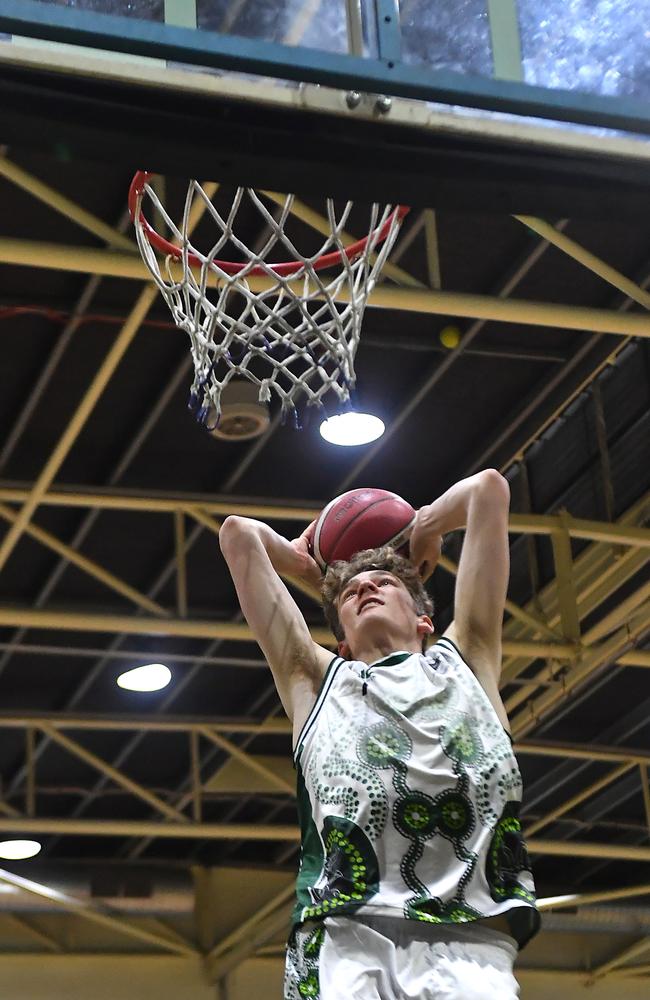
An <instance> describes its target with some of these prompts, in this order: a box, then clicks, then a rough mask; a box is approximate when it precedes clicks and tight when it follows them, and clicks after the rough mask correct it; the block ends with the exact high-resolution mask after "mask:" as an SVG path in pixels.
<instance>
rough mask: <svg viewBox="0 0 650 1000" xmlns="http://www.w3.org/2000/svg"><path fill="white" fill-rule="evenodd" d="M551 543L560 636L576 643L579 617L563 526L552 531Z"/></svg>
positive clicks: (568, 550) (578, 633)
mask: <svg viewBox="0 0 650 1000" xmlns="http://www.w3.org/2000/svg"><path fill="white" fill-rule="evenodd" d="M551 544H552V546H553V562H554V564H555V586H556V587H557V602H558V606H559V608H560V622H561V625H562V636H563V638H564V639H566V640H568V641H569V642H575V643H578V642H580V618H579V616H578V603H577V599H576V589H575V581H574V578H573V556H572V554H571V541H570V539H569V535H568V533H567V532H566V531H565V530H564V528H560V529H559V530H557V531H553V532H552V534H551Z"/></svg>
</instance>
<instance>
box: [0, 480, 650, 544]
mask: <svg viewBox="0 0 650 1000" xmlns="http://www.w3.org/2000/svg"><path fill="white" fill-rule="evenodd" d="M29 494H30V491H29V489H26V488H25V487H19V486H0V502H1V501H5V502H6V503H24V502H25V501H26V500H27V499H28V498H29ZM41 503H42V505H44V506H53V507H82V508H96V509H98V510H131V511H140V512H142V513H149V514H166V513H169V514H174V513H175V512H176V511H184V512H185V513H186V514H190V513H192V512H193V511H194V512H195V511H200V512H201V513H203V514H204V515H216V516H218V517H227V516H228V515H229V514H238V515H240V516H241V517H255V518H258V519H260V520H262V521H266V520H268V521H273V520H282V521H299V522H307V523H309V522H310V521H313V520H314V518H315V517H317V516H318V514H319V513H320V511H321V509H322V508H321V506H317V505H314V506H311V507H296V506H291V505H288V504H286V505H285V504H280V503H273V502H267V501H263V500H260V501H259V502H256V503H252V502H242V501H240V500H237V499H233V500H212V499H210V498H208V497H202V496H193V495H192V494H182V493H175V494H173V495H170V496H163V495H161V494H160V493H158V492H155V491H154V492H152V493H151V494H138V493H132V492H125V493H121V492H120V491H119V490H117V491H106V492H104V493H99V492H95V491H93V490H85V489H83V488H81V487H77V488H75V489H74V490H71V489H61V490H56V489H51V490H48V492H47V493H46V494H45V495H44V496H43V498H42V501H41ZM646 503H648V502H647V501H646ZM561 526H564V527H565V529H566V530H567V532H568V533H569V535H570V536H571V537H572V538H582V539H585V540H587V541H593V542H603V543H608V544H613V545H626V546H631V547H633V548H640V549H648V548H650V528H643V527H639V526H637V525H634V524H628V523H625V522H618V523H616V524H609V523H608V522H606V521H587V520H584V519H581V518H574V517H571V516H570V515H563V516H562V517H560V515H559V514H558V515H553V514H551V515H547V514H510V518H509V523H508V530H509V532H510V533H511V534H514V535H518V534H523V535H550V534H552V532H553V531H554V530H556V529H558V528H559V527H561Z"/></svg>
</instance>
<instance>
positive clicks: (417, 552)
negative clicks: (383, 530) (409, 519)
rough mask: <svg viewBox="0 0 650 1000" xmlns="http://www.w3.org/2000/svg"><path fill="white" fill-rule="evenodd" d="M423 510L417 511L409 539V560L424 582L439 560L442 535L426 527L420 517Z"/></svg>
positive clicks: (424, 521)
mask: <svg viewBox="0 0 650 1000" xmlns="http://www.w3.org/2000/svg"><path fill="white" fill-rule="evenodd" d="M424 510H425V508H422V509H421V510H419V511H418V513H417V515H416V518H415V524H414V525H413V531H412V532H411V537H410V539H409V559H410V560H411V562H412V563H413V565H414V566H417V570H418V573H419V574H420V576H421V577H422V579H423V580H424V581H426V580H428V579H429V577H430V576H431V574H432V573H433V571H434V569H435V568H436V566H437V564H438V560H439V559H440V553H441V551H442V535H439V534H438V533H437V532H435V531H431V529H430V528H428V527H427V525H426V520H425V516H424V515H423V516H422V517H421V516H420V514H421V513H422V512H423V511H424Z"/></svg>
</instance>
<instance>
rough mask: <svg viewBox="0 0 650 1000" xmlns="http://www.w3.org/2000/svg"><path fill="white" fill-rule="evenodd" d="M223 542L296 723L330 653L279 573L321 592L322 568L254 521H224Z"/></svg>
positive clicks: (248, 616) (242, 598)
mask: <svg viewBox="0 0 650 1000" xmlns="http://www.w3.org/2000/svg"><path fill="white" fill-rule="evenodd" d="M219 542H220V545H221V551H222V552H223V555H224V558H225V560H226V562H227V564H228V568H229V570H230V573H231V575H232V578H233V581H234V584H235V588H236V590H237V596H238V598H239V603H240V606H241V610H242V613H243V615H244V617H245V619H246V621H247V622H248V624H249V626H250V628H251V631H252V632H253V635H254V637H255V640H256V641H257V642H258V643H259V645H260V646H261V648H262V651H263V653H264V655H265V657H266V659H267V662H268V664H269V666H270V668H271V670H272V672H273V678H274V680H275V685H276V687H277V690H278V694H279V696H280V700H281V701H282V704H283V706H284V709H285V711H286V713H287V715H288V716H289V718H290V719H294V716H297V715H302V714H304V713H305V711H306V712H307V713H308V712H309V709H310V708H311V704H309V703H310V702H311V703H313V697H315V693H316V692H317V690H318V687H319V685H320V682H321V679H322V677H323V674H324V673H325V670H326V668H327V665H328V663H329V662H330V660H331V658H332V653H331V652H330V651H329V650H326V649H324V648H323V647H322V646H319V645H318V644H317V643H315V642H314V641H313V639H312V638H311V635H310V633H309V629H308V627H307V624H306V622H305V620H304V618H303V616H302V614H301V612H300V609H299V608H298V606H297V605H296V603H295V601H294V600H293V598H292V597H291V595H290V593H289V591H288V590H287V588H286V587H285V585H284V583H283V582H282V580H281V579H280V576H279V574H280V573H282V574H283V575H285V576H293V577H299V578H301V579H303V580H304V581H305V582H307V583H309V584H310V585H311V586H312V587H313V589H314V590H315V591H318V589H319V585H320V578H321V573H320V570H319V568H318V566H317V565H316V563H315V562H314V560H313V559H312V558H311V556H310V555H309V553H308V551H307V546H306V545H305V544H302V543H301V542H300V541H297V542H289V541H287V539H286V538H282V537H281V536H280V535H278V534H277V532H275V531H273V529H272V528H270V527H269V526H268V525H267V524H264V523H262V522H261V521H254V520H252V519H250V518H245V517H228V518H226V520H225V521H224V523H223V525H222V527H221V531H220V532H219ZM298 721H299V720H298V719H297V718H295V719H294V723H295V722H298Z"/></svg>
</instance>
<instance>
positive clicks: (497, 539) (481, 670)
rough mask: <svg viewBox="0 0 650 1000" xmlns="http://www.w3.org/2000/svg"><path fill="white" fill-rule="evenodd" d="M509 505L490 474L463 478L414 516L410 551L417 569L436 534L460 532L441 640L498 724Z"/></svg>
mask: <svg viewBox="0 0 650 1000" xmlns="http://www.w3.org/2000/svg"><path fill="white" fill-rule="evenodd" d="M509 506H510V488H509V486H508V483H507V481H506V480H505V479H504V478H503V476H502V475H500V473H498V472H497V471H496V470H494V469H486V470H485V471H484V472H479V473H477V474H476V475H474V476H470V477H469V478H468V479H463V480H461V481H460V482H459V483H456V485H455V486H452V487H451V489H449V490H447V492H446V493H444V494H443V495H442V496H441V497H439V499H438V500H435V501H434V502H433V503H432V504H430V505H428V506H426V507H422V508H421V509H420V510H419V511H418V515H417V518H416V522H415V526H414V529H413V533H412V535H411V551H410V554H411V558H412V560H413V562H415V563H416V565H418V566H419V565H421V564H422V563H423V562H424V563H426V562H427V560H428V559H429V560H430V559H431V554H432V552H433V553H435V548H436V546H437V545H438V544H439V539H440V536H441V535H444V534H446V533H447V532H448V531H453V530H455V529H457V528H465V529H466V530H465V540H464V542H463V549H462V553H461V557H460V563H459V566H458V575H457V578H456V591H455V596H454V620H453V622H452V624H451V625H450V627H449V629H448V630H447V632H446V635H448V637H449V638H450V639H452V641H454V642H455V643H456V645H457V646H458V648H459V649H460V651H461V653H462V654H463V655H464V657H466V659H467V661H468V663H469V665H470V666H471V667H472V669H473V670H474V672H475V674H476V676H477V677H478V679H479V681H480V682H481V684H482V686H483V687H484V689H485V691H486V693H487V694H488V696H489V697H490V699H491V701H492V703H493V705H494V707H495V709H496V711H497V712H498V714H499V716H500V717H502V721H504V722H505V721H507V720H505V711H504V709H503V705H502V703H501V699H500V697H499V694H498V681H499V676H500V673H501V629H502V624H503V609H504V604H505V599H506V591H507V588H508V576H509V571H510V558H509V556H510V553H509V546H508V511H509Z"/></svg>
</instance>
